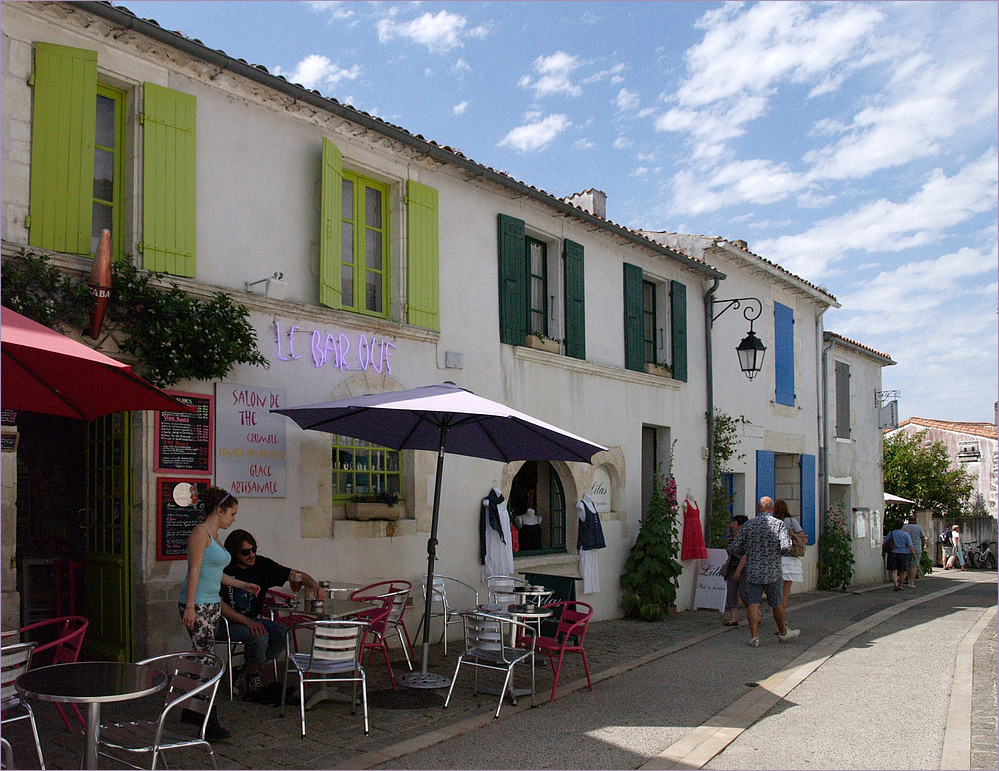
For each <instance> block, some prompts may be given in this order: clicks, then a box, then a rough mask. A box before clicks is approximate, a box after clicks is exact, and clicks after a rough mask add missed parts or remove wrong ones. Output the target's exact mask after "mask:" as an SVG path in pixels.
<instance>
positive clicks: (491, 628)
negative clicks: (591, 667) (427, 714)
mask: <svg viewBox="0 0 999 771" xmlns="http://www.w3.org/2000/svg"><path fill="white" fill-rule="evenodd" d="M461 618H462V621H463V623H464V627H465V650H464V652H463V653H462V654H461V655H460V656H458V665H457V666H456V667H455V668H454V677H452V678H451V687H450V688H448V691H447V698H446V699H444V709H447V707H448V704H449V703H450V701H451V693H452V692H453V691H454V686H455V683H457V682H458V672H459V670H461V667H462V664H467V665H469V666H471V667H474V671H473V674H474V679H473V681H472V693H473V695H476V694H478V692H479V669H492V670H495V671H499V672H503V673H505V677H504V679H503V687H502V689H500V696H499V703H498V704H497V705H496V714H495V715H493V718H494V719H495V718H498V717H499V714H500V709H502V707H503V696H504V695H505V694H506V692H507V687H508V686H509V685H510V684H511V681H512V679H513V668H514V667H515V666H516V665H517V664H520V663H522V662H525V661H530V663H531V699H532V700H533V698H534V694H535V690H536V689H535V679H534V647H533V646H530V647H528V648H520V647H517V646H516V645H515V644H514V642H513V638H514V637H520V636H522V635H527V636H533V635H534V633H535V630H534V628H533V627H530V626H528V625H527V624H524V623H521V622H520V621H515V620H514V619H512V618H509V617H505V616H496V615H493V614H491V613H481V612H478V611H469V612H465V613H462V614H461ZM511 696H513V703H514V704H516V703H517V699H516V696H515V695H514V694H512V693H511Z"/></svg>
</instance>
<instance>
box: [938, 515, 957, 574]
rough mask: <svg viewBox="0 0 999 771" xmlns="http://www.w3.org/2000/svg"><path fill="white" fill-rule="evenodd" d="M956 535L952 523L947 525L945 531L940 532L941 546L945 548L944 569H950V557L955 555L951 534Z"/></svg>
mask: <svg viewBox="0 0 999 771" xmlns="http://www.w3.org/2000/svg"><path fill="white" fill-rule="evenodd" d="M952 535H954V531H953V530H951V527H950V525H945V526H944V529H943V532H942V533H940V546H941V548H942V549H943V569H944V570H950V558H951V557H952V556H954V546H953V544H951V540H950V539H951V536H952Z"/></svg>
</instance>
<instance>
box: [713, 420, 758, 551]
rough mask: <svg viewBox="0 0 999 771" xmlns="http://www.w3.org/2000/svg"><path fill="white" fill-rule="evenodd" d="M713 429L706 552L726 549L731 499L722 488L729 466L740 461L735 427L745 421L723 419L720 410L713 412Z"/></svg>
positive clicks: (730, 469)
mask: <svg viewBox="0 0 999 771" xmlns="http://www.w3.org/2000/svg"><path fill="white" fill-rule="evenodd" d="M714 421H715V425H714V431H713V432H712V436H713V438H714V441H713V444H714V459H715V463H714V478H713V479H712V480H711V483H712V484H711V512H710V516H709V518H708V548H709V549H727V548H728V540H729V539H728V536H729V527H728V525H729V521H730V520H731V516H730V513H729V510H728V507H729V505H730V504H731V503H732V496H731V495H730V494H729V491H728V486H727V485H726V484H725V478H724V477H725V474H728V473H731V471H732V468H731V466H730V465H729V464H730V463H731V461H732V459H733V458H735V459H736V460H741V459H742V458H744V457H745V454H744V453H739V454H738V455H737V454H736V451H737V450H738V448H739V439H738V437H737V436H736V429H737V427H738V426H739V425H745V424H747V423H748V422H749V421H748V420H746V418H745V417H743V416H742V415H740V416H739V417H737V418H733V417H732V416H731V415H726V414H725V413H724V412H722V411H721V410H718V409H716V410H715V417H714Z"/></svg>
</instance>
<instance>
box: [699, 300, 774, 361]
mask: <svg viewBox="0 0 999 771" xmlns="http://www.w3.org/2000/svg"><path fill="white" fill-rule="evenodd" d="M719 303H723V304H724V306H725V307H724V308H722V309H721V310H720V311H718V313H716V314H714V315H713V316H712V317H711V323H712V324H713V323H714V322H715V320H716V319H717V318H718V317H719V316H721V315H722V314H723V313H724V312H725V311H727V310H728V309H729V308H741V307H742V304H743V303H747V304H748V307H746V308H743V309H742V315H743V318H745V319H746V321H748V322H749V333H748V334H747V335H746V336H745V337H744V338H743V339H742V342H741V343H739V345H738V346H737V347H736V349H735V352H736V354H737V355H738V356H739V369H741V370H742V372H743V374H744V375H745V376H746V377H748V378H749V379H750V380H752V379H753V378H754V377H756V376H757V375H758V374H759V372H760V370H761V369H763V356H764V354H766V352H767V347H766V346H765V345H764V344H763V341H762V340H760V338H758V337H757V336H756V333H755V332H754V331H753V322H754V321H756V319H758V318H759V317H760V316H761V315H762V313H763V303H762V302H760V301H759V300H757V299H756V298H755V297H736V298H734V299H732V300H712V301H711V305H712V307H713V306H715V305H717V304H719Z"/></svg>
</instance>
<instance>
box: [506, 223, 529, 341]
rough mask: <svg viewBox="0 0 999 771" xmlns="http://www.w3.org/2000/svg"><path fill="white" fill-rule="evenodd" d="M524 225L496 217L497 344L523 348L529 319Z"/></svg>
mask: <svg viewBox="0 0 999 771" xmlns="http://www.w3.org/2000/svg"><path fill="white" fill-rule="evenodd" d="M524 237H525V236H524V221H523V220H519V219H516V218H515V217H508V216H507V215H505V214H501V215H499V312H500V342H502V343H509V344H510V345H523V344H524V338H526V337H527V329H528V322H529V315H530V304H529V303H528V293H527V290H528V282H527V277H528V270H527V249H526V244H525V242H524Z"/></svg>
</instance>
